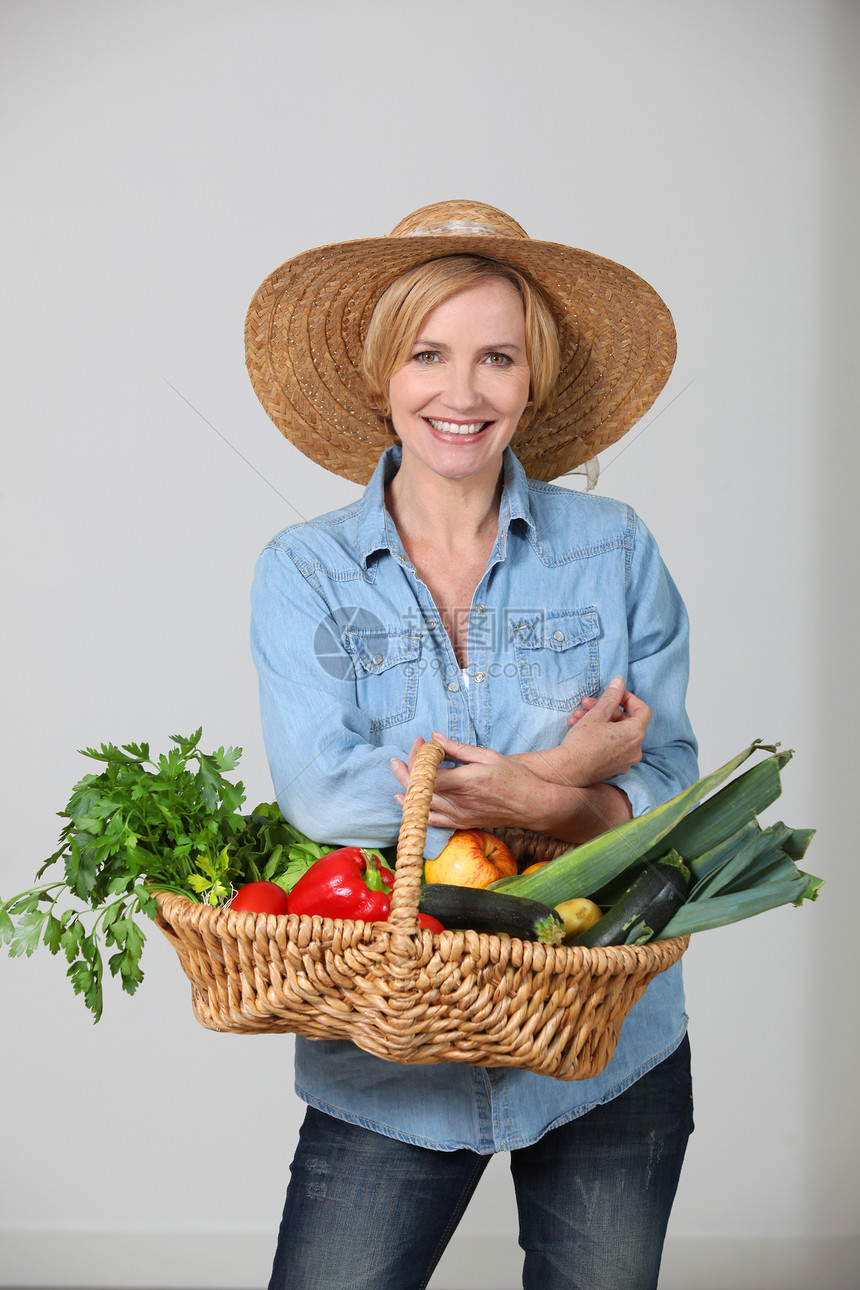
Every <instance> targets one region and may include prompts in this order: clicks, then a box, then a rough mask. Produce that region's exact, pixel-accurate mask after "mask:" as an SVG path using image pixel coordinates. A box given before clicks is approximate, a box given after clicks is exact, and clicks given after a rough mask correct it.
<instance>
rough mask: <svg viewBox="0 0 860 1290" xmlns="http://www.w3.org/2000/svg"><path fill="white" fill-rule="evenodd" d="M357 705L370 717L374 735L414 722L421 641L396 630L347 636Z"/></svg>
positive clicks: (350, 633) (357, 633)
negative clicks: (353, 672)
mask: <svg viewBox="0 0 860 1290" xmlns="http://www.w3.org/2000/svg"><path fill="white" fill-rule="evenodd" d="M346 647H347V650H348V652H349V655H350V658H351V659H352V662H353V667H354V668H355V687H356V702H357V705H358V707H359V708H360V709H361V710H362V712H364V714H365V715H366V716H369V717H370V731H371V734H376V733H377V732H378V731H380V730H387V729H388V727H389V726H397V725H400V724H401V723H402V722H404V721H411V720H412V719H413V717H414V716H415V705H416V703H417V701H418V673H419V666H418V664H419V659H420V656H421V637H420V636H413V635H410V634H409V633H407V632H404V631H402V630H398V629H396V628H390V629H386V628H379V629H378V630H373V631H361V632H348V633H347V636H346Z"/></svg>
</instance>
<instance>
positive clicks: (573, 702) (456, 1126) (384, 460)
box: [246, 202, 696, 1290]
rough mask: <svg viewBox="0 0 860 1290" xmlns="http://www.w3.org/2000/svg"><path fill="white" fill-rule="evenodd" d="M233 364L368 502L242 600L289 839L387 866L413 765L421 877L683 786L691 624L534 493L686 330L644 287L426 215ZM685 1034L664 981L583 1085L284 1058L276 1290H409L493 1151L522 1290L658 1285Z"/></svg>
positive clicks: (631, 564) (272, 558)
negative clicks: (287, 1108) (430, 742)
mask: <svg viewBox="0 0 860 1290" xmlns="http://www.w3.org/2000/svg"><path fill="white" fill-rule="evenodd" d="M246 337H247V351H248V361H249V368H250V371H251V376H252V380H253V381H254V384H255V388H256V389H257V393H258V395H259V397H260V398H261V401H262V402H263V404H264V406H265V407H266V410H267V411H268V412H269V414H270V415H271V416H272V417H273V419H274V420H275V421H276V424H278V425H279V427H280V428H281V429H282V430H283V431H284V433H286V434H287V435H288V436H289V437H290V438H291V439H292V441H293V442H294V443H296V444H297V445H298V446H299V447H301V448H302V450H303V451H305V452H307V453H308V454H309V455H311V456H313V457H314V458H315V459H316V460H319V461H321V462H323V463H324V464H326V465H328V466H329V467H330V468H332V469H336V470H338V471H339V472H340V473H343V474H347V475H348V476H349V477H350V478H354V479H359V480H362V481H365V480H366V479H367V476H368V474H369V472H370V470H371V469H372V472H373V473H372V476H371V477H370V480H369V483H368V487H367V489H366V491H365V493H364V495H363V496H362V498H361V499H360V500H359V502H357V503H356V504H355V505H353V506H350V507H346V508H344V509H342V510H340V511H336V512H333V513H331V514H329V515H325V516H322V517H320V518H319V519H317V520H315V521H313V522H312V523H310V524H302V525H296V526H293V527H292V528H290V529H287V530H285V531H284V532H283V533H281V534H279V535H278V536H277V537H276V538H275V539H273V541H272V542H271V543H270V544H269V546H268V547H267V548H266V550H265V551H264V552H263V554H262V555H261V557H260V560H259V563H258V567H257V573H256V578H255V584H254V596H253V601H254V613H253V629H252V641H253V649H254V657H255V661H256V664H257V667H258V671H259V675H260V694H261V707H262V716H263V727H264V733H265V738H266V746H267V750H268V755H269V759H270V764H271V767H272V774H273V779H274V784H275V790H276V793H277V796H278V800H279V801H280V803H281V806H282V808H283V810H284V813H285V814H286V815H287V817H288V818H289V819H291V820H293V821H294V822H295V823H296V824H297V825H298V826H299V827H300V828H302V829H304V830H305V831H306V832H308V833H310V834H311V835H312V836H315V837H318V838H325V839H326V840H329V841H343V842H358V843H362V844H376V845H384V844H388V843H390V842H392V841H393V840H394V838H395V837H396V835H397V830H398V826H399V810H400V804H401V802H402V798H403V794H402V788H403V787H405V784H406V781H407V778H408V761H409V758H410V755H411V754H412V753H413V752H414V749H415V747H416V746H417V744H418V742H419V741H420V740H421V739H422V738H424V737H425V736H426V735H428V734H430V733H432V734H433V737H434V738H436V739H438V740H439V742H440V743H442V745H443V747H444V749H445V751H446V754H447V755H448V758H449V759H450V762H451V763H456V764H452V765H449V766H447V767H445V768H443V769H441V770H440V772H439V774H438V776H437V781H436V791H435V793H434V796H433V800H432V803H431V814H430V821H429V822H430V825H431V826H432V827H431V828H430V829H429V831H428V844H427V852H428V854H429V855H433V854H436V853H437V852H438V850H439V849H440V848H441V846H442V845H443V843H444V841H445V840H446V838H447V836H448V833H447V831H448V830H450V829H451V828H452V827H467V826H476V825H482V826H486V827H490V828H492V827H501V826H513V827H520V828H532V829H537V830H538V831H540V832H543V833H547V834H550V835H552V836H555V837H559V838H562V839H565V840H567V841H570V842H580V841H583V840H585V839H587V838H589V837H591V836H594V835H595V834H596V833H599V832H601V831H602V830H604V829H606V828H609V827H612V826H613V825H614V824H616V823H619V822H621V821H622V820H624V819H627V818H629V816H630V815H631V814H639V813H641V812H642V811H645V810H647V809H649V808H650V807H651V806H653V805H656V804H657V803H658V802H660V801H662V800H664V799H665V798H667V797H669V796H670V795H671V794H673V793H675V792H677V791H678V790H679V789H681V788H682V787H684V786H686V785H687V784H688V783H690V782H692V780H693V779H694V778H695V775H696V763H695V741H694V739H693V735H692V732H691V730H690V726H689V722H688V720H687V717H686V714H685V711H684V694H685V689H686V680H687V623H686V615H685V613H684V609H683V605H682V604H681V602H680V599H679V597H678V594H677V591H676V590H675V588H674V585H673V584H672V582H671V579H670V578H669V575H668V573H667V572H666V570H665V567H664V566H663V564H662V561H661V559H660V557H659V553H658V551H657V548H656V545H655V543H654V540H653V538H652V537H651V536H650V534H649V533H648V531H647V530H646V529H645V528H644V526H643V525H642V524H641V522H640V521H639V520H638V518H637V517H636V516H635V515H634V514H633V513H632V511H630V509H629V508H628V507H626V506H623V505H621V504H619V503H616V502H612V501H608V500H606V499H602V498H598V497H595V496H593V495H591V494H587V495H586V494H579V493H574V492H571V491H569V490H566V489H562V488H558V487H556V486H554V485H551V484H549V483H547V482H541V481H546V480H549V479H551V478H554V477H557V476H558V475H559V474H562V473H564V472H565V471H566V470H569V469H571V468H573V467H575V466H577V465H579V464H580V463H581V462H583V461H586V460H588V459H589V458H590V457H592V456H593V455H594V453H595V452H597V451H599V449H600V448H602V447H605V446H606V445H607V444H608V443H611V442H613V441H614V440H615V439H617V438H618V437H619V436H620V435H621V434H623V433H624V432H625V430H626V429H628V428H629V426H630V425H631V424H633V423H634V422H635V420H636V419H637V418H638V416H640V415H641V414H642V412H643V411H644V410H645V408H647V407H648V406H650V404H651V402H653V400H654V398H656V396H657V394H658V393H659V391H660V389H661V388H662V386H663V384H664V383H665V380H666V378H667V376H668V373H669V370H670V369H671V364H672V361H673V358H674V331H673V329H672V325H671V319H670V317H669V314H668V311H667V310H666V308H665V305H663V303H662V301H660V299H659V297H657V296H656V295H655V294H654V292H653V291H652V290H651V288H650V287H648V286H647V284H645V283H643V282H642V281H641V280H640V279H638V278H636V277H635V275H633V274H631V273H630V272H629V271H628V270H625V269H623V268H621V266H618V265H613V264H611V262H609V261H605V260H602V259H600V258H599V257H596V256H590V255H588V254H586V253H584V252H579V251H574V250H572V249H571V248H566V247H561V246H557V245H554V244H548V243H538V242H533V241H532V240H531V239H529V238H528V237H527V235H526V234H525V233H524V231H523V230H522V229H521V228H520V226H519V225H517V224H516V223H515V222H514V221H512V220H511V219H510V217H508V216H506V215H504V214H503V212H500V211H496V210H494V209H493V208H492V207H486V206H481V205H479V204H475V203H469V204H466V203H459V202H450V203H439V204H438V205H436V206H433V207H428V208H424V209H423V210H422V211H419V212H416V213H415V214H414V215H413V216H410V217H407V219H406V220H405V221H403V222H402V223H401V224H400V225H398V227H397V228H396V229H395V230H394V233H393V234H392V235H391V237H390V238H389V239H368V240H365V241H362V242H356V243H345V244H341V245H339V246H336V247H325V248H321V249H319V250H318V251H312V252H308V253H306V254H305V255H304V256H299V257H296V259H294V260H292V261H290V262H288V264H287V265H285V266H282V268H281V269H279V270H277V271H276V272H275V274H273V275H271V276H270V278H269V279H267V281H266V282H265V283H264V284H263V286H262V287H261V288H260V291H259V292H258V293H257V296H256V297H255V300H254V302H253V303H252V306H251V309H250V311H249V319H248V327H247V332H246ZM386 444H389V445H391V446H388V447H386V446H385V445H386ZM383 448H384V451H382V449H383ZM380 453H381V455H380ZM518 458H519V460H518ZM521 463H525V464H526V465H527V466H528V467H529V473H530V474H531V475H532V476H533V479H532V480H529V479H528V478H527V475H526V471H525V470H524V469H523V464H521ZM652 710H653V711H652ZM398 789H399V790H400V791H398ZM685 1033H686V1017H685V1014H684V1005H683V991H682V986H681V980H680V971H679V969H677V968H675V969H671V970H670V971H669V972H667V973H664V974H662V975H661V976H660V977H658V978H657V979H656V980H655V981H654V982H653V983H652V984H651V986H649V988H648V990H647V991H646V994H645V996H644V997H643V999H642V1001H641V1002H640V1003H639V1004H638V1005H637V1006H636V1007H635V1008H634V1009H633V1010H632V1011H631V1013H630V1015H629V1016H628V1018H627V1020H626V1021H625V1024H624V1027H623V1030H622V1033H621V1038H620V1041H619V1044H618V1047H617V1049H616V1053H615V1055H614V1056H613V1059H612V1061H611V1062H610V1063H609V1065H608V1066H607V1068H606V1069H605V1070H604V1071H603V1072H602V1073H601V1074H600V1075H598V1076H596V1077H594V1078H593V1079H589V1080H584V1081H580V1082H578V1083H564V1082H561V1081H556V1080H552V1079H548V1078H545V1077H542V1076H538V1075H534V1074H531V1073H528V1072H524V1071H518V1070H513V1069H511V1070H508V1069H504V1070H487V1069H483V1068H477V1067H470V1066H467V1065H461V1064H455V1063H447V1064H442V1065H436V1066H426V1067H403V1066H399V1065H396V1064H394V1063H389V1062H385V1061H382V1060H381V1059H378V1058H375V1057H373V1056H371V1055H369V1054H367V1053H365V1052H363V1051H361V1050H359V1049H358V1048H356V1047H354V1046H353V1045H351V1044H349V1043H344V1042H339V1041H338V1042H318V1041H306V1040H302V1039H298V1040H297V1043H296V1089H297V1091H298V1093H299V1095H300V1096H301V1097H302V1098H303V1099H304V1100H305V1101H306V1102H307V1103H308V1112H307V1117H306V1120H305V1123H304V1125H303V1128H302V1132H301V1137H300V1142H299V1147H298V1150H297V1153H296V1158H295V1160H294V1162H293V1166H292V1181H291V1184H290V1187H289V1190H288V1193H287V1201H286V1205H285V1210H284V1218H283V1222H282V1226H281V1234H280V1239H279V1243H278V1250H277V1254H276V1258H275V1265H274V1269H273V1273H272V1281H271V1287H272V1288H273V1290H275V1288H277V1290H286V1287H290V1288H291V1290H310V1288H311V1287H325V1290H337V1288H339V1287H343V1288H344V1290H346V1287H349V1290H359V1288H360V1287H373V1288H374V1290H385V1288H388V1287H390V1288H391V1290H395V1288H396V1290H404V1288H405V1287H423V1286H426V1285H427V1282H428V1281H429V1279H430V1276H431V1274H432V1270H433V1268H434V1266H435V1264H436V1263H437V1261H438V1259H439V1257H440V1255H441V1253H442V1251H443V1250H444V1248H445V1245H446V1244H447V1241H448V1240H449V1239H450V1236H451V1234H452V1232H453V1230H454V1228H455V1226H456V1223H457V1222H458V1220H459V1218H460V1216H461V1215H462V1212H463V1210H464V1208H465V1206H466V1204H467V1202H468V1200H469V1197H470V1196H471V1194H472V1192H473V1190H474V1187H475V1186H476V1185H477V1181H478V1178H479V1177H480V1174H481V1172H482V1170H483V1168H484V1167H485V1165H486V1163H487V1161H488V1160H489V1158H490V1156H491V1155H492V1153H493V1152H495V1151H501V1150H507V1151H510V1152H511V1168H512V1173H513V1177H514V1183H515V1187H516V1192H517V1203H518V1208H519V1216H520V1243H521V1245H522V1246H523V1248H524V1250H525V1252H526V1257H525V1264H524V1280H523V1284H524V1286H526V1287H533V1286H538V1285H541V1286H542V1287H543V1286H546V1285H547V1284H548V1285H551V1286H553V1287H560V1288H561V1287H582V1288H583V1290H585V1288H586V1287H587V1288H588V1290H598V1288H599V1287H604V1286H605V1287H607V1288H608V1287H612V1288H613V1290H615V1288H616V1287H617V1286H619V1285H624V1286H626V1287H628V1288H633V1290H639V1288H640V1287H641V1288H642V1290H644V1288H645V1287H653V1286H655V1285H656V1279H657V1273H658V1269H659V1264H660V1255H661V1250H662V1243H663V1237H664V1234H665V1228H666V1223H667V1221H668V1216H669V1210H670V1208H671V1203H672V1199H673V1196H674V1192H675V1188H676V1185H677V1180H678V1175H679V1171H680V1166H681V1161H682V1159H683V1154H684V1149H685V1146H686V1141H687V1137H688V1134H689V1132H690V1130H691V1127H692V1118H691V1098H690V1080H689V1058H688V1048H687V1044H686V1039H685Z"/></svg>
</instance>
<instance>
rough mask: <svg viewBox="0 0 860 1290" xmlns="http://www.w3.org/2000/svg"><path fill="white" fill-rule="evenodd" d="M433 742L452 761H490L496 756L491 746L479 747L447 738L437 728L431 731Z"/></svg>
mask: <svg viewBox="0 0 860 1290" xmlns="http://www.w3.org/2000/svg"><path fill="white" fill-rule="evenodd" d="M433 741H434V743H437V744H441V746H442V749H443V751H444V753H445V755H446V757H449V758H451V759H452V760H454V761H463V762H483V763H485V764H486V763H487V762H490V761H492V760H493V759H494V758H495V757H497V756H498V753H495V752H493V750H492V748H479V747H478V746H477V744H464V743H461V742H460V740H459V739H449V738H448V736H447V735H441V734H440V733H439V731H438V730H434V731H433Z"/></svg>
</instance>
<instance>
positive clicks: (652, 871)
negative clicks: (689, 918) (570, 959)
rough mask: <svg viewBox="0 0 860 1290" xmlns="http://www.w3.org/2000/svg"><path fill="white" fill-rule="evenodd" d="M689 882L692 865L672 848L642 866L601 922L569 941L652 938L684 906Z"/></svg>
mask: <svg viewBox="0 0 860 1290" xmlns="http://www.w3.org/2000/svg"><path fill="white" fill-rule="evenodd" d="M689 884H690V871H689V869H688V868H687V866H686V865H685V864H684V862H683V860H682V859H681V857H680V856H679V855H678V853H677V851H669V852H667V853H666V855H664V856H662V857H661V858H660V859H659V860H658V861H657V862H656V863H655V864H650V865H646V867H645V868H644V869H642V871H641V872H640V873H639V875H638V876H637V877H636V878H634V880H633V882H631V884H630V886H629V887H628V888H627V890H626V892H625V893H624V895H623V896H622V897H621V899H620V900H619V901H618V902H617V903H616V904H614V905H613V906H612V908H611V909H610V910H609V911H608V912H607V913H605V914H604V915H603V917H602V918H601V919H600V921H599V922H597V923H595V924H594V926H593V927H589V929H588V930H587V931H585V932H582V933H581V934H580V935H579V936H576V937H574V938H573V939H572V940H571V941H568V942H566V943H567V944H570V945H586V946H589V947H591V948H593V947H595V946H599V945H641V944H642V943H643V942H645V941H650V940H652V939H653V938H654V937H655V936H658V935H659V934H660V932H662V930H663V928H664V927H665V926H666V924H667V923H668V922H669V921H670V919H671V918H673V917H674V915H675V914H676V913H677V912H678V910H679V909H680V908H681V906H682V905H683V903H684V901H685V899H686V896H687V888H688V887H689Z"/></svg>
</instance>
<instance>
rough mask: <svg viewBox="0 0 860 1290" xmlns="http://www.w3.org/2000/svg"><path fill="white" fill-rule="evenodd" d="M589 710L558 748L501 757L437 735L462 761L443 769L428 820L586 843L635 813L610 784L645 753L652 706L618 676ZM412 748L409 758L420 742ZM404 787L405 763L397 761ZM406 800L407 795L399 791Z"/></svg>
mask: <svg viewBox="0 0 860 1290" xmlns="http://www.w3.org/2000/svg"><path fill="white" fill-rule="evenodd" d="M588 707H589V711H588V712H583V713H581V714H580V715H579V716H578V719H577V720H576V721H575V723H574V724H573V725H572V727H571V729H570V731H569V732H568V734H567V735H566V736H565V738H564V739H563V740H562V743H561V744H559V745H558V746H557V747H556V748H547V749H544V750H542V751H540V752H533V753H515V754H513V755H512V756H507V757H505V756H502V755H501V754H500V753H497V752H494V751H493V750H492V749H489V748H478V747H476V746H475V745H473V744H464V743H460V742H458V741H457V740H453V739H447V738H445V736H443V735H440V734H435V733H434V735H433V738H434V739H435V740H436V741H437V742H438V743H440V744H441V745H442V747H443V748H444V749H445V753H446V756H447V757H449V758H450V759H452V760H455V761H458V762H460V763H462V764H461V765H460V766H458V767H455V768H454V769H449V770H440V771H439V772H438V773H437V776H436V789H435V792H434V795H433V799H432V801H431V807H430V824H431V825H433V826H437V827H440V828H471V827H475V826H476V825H478V824H481V825H483V826H484V827H487V828H506V827H512V828H522V827H523V826H524V825H526V824H527V827H528V828H531V829H535V830H536V831H537V832H539V833H548V834H551V835H552V836H554V837H557V838H561V839H562V840H563V841H566V842H573V843H580V842H586V841H587V840H588V839H589V838H592V837H595V836H596V835H597V834H598V833H603V832H604V831H605V830H606V829H609V828H612V827H614V826H615V825H616V824H620V823H622V821H623V820H626V819H629V818H630V815H631V810H630V802H629V800H628V798H627V795H626V794H625V793H624V792H623V790H622V789H620V788H617V787H615V786H614V785H612V784H608V783H605V782H604V781H606V780H607V779H609V778H610V777H611V776H612V775H620V774H623V773H625V772H626V771H628V770H629V769H630V767H631V765H632V764H634V763H635V762H638V761H639V760H640V758H641V749H642V740H643V738H644V734H645V730H646V729H647V726H648V722H649V721H650V719H651V711H650V709H649V708H648V706H647V704H644V703H642V702H641V700H639V699H637V698H636V696H635V695H632V694H630V693H629V692H628V691H626V690H625V688H624V682H623V680H622V678H621V677H615V678H614V680H613V681H611V682H610V684H609V685H608V686H607V687H606V690H605V691H604V693H603V695H602V696H601V697H600V699H599V700H597V701H595V703H594V704H589V705H588ZM421 742H423V741H422V740H416V743H415V745H414V746H413V748H412V751H411V753H410V763H411V760H412V758H413V757H414V754H415V751H416V748H417V747H418V746H419V745H420V743H421ZM391 767H392V770H393V771H394V774H395V776H396V777H397V779H398V780H399V782H400V783H401V785H402V786H403V787H404V788H405V787H406V785H407V782H408V769H407V766H406V764H405V763H404V762H403V761H402V760H399V759H396V758H394V759H392V762H391ZM397 800H398V801H401V802H402V800H403V794H398V795H397Z"/></svg>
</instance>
